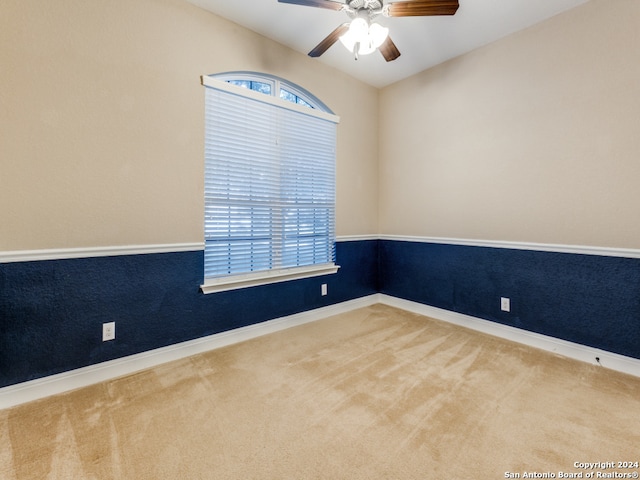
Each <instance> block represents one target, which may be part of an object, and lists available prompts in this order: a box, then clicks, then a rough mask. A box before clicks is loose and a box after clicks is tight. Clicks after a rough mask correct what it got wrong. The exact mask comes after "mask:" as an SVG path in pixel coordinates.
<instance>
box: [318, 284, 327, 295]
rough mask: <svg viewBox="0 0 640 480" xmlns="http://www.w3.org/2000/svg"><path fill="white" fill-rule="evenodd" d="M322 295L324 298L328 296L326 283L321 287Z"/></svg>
mask: <svg viewBox="0 0 640 480" xmlns="http://www.w3.org/2000/svg"><path fill="white" fill-rule="evenodd" d="M320 293H321V294H322V296H323V297H324V296H325V295H326V294H327V284H326V283H323V284H322V286H321V287H320Z"/></svg>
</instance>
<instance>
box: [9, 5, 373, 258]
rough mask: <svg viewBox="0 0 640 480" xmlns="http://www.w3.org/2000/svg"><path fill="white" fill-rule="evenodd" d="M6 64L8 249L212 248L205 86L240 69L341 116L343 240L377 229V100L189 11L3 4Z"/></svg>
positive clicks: (313, 65) (331, 73)
mask: <svg viewBox="0 0 640 480" xmlns="http://www.w3.org/2000/svg"><path fill="white" fill-rule="evenodd" d="M0 66H1V67H0V136H1V141H0V205H1V208H0V251H12V250H31V249H49V248H73V247H94V246H119V245H147V244H171V243H191V242H202V240H203V238H202V235H203V234H202V223H203V221H202V213H203V199H202V196H203V141H202V137H203V115H204V113H203V99H204V93H203V87H202V86H201V85H200V80H199V77H200V75H202V74H209V73H216V72H223V71H230V70H254V71H260V72H265V73H269V74H273V75H278V76H280V77H284V78H286V79H287V80H290V81H292V82H294V83H297V84H299V85H300V86H302V87H304V88H306V89H307V90H309V91H311V92H313V93H314V94H315V95H316V96H318V98H320V99H321V100H322V101H324V102H325V103H326V104H327V105H328V106H329V107H330V108H332V109H333V110H334V111H335V113H336V114H338V115H339V116H340V117H341V119H342V121H341V124H340V125H339V127H338V152H337V174H338V185H337V200H338V206H337V233H338V235H362V234H372V233H375V232H376V230H377V167H376V162H377V146H376V145H375V143H374V142H362V141H360V139H361V138H362V137H365V136H366V135H368V133H369V132H372V131H375V129H376V128H377V112H378V105H377V99H378V92H377V90H376V89H374V88H373V87H368V86H366V85H364V84H362V83H361V82H358V81H356V80H354V79H352V78H350V77H348V76H346V75H343V74H341V73H339V72H337V71H335V70H332V69H329V68H327V67H325V66H323V65H322V64H320V63H318V62H317V61H314V60H312V59H309V58H307V57H306V56H304V55H302V54H299V53H296V52H294V51H292V50H290V49H287V48H285V47H283V46H281V45H278V44H276V43H274V42H271V41H269V40H266V39H265V38H263V37H260V36H258V35H256V34H254V33H252V32H250V31H248V30H246V29H244V28H242V27H239V26H238V25H236V24H233V23H231V22H228V21H226V20H223V19H221V18H219V17H216V16H214V15H212V14H210V13H208V12H205V11H204V10H201V9H199V8H197V7H195V6H193V5H191V4H189V3H186V2H183V1H180V0H136V1H130V0H109V1H102V0H56V1H55V2H49V1H40V0H2V2H0ZM362 106H365V108H364V109H362V108H361V107H362Z"/></svg>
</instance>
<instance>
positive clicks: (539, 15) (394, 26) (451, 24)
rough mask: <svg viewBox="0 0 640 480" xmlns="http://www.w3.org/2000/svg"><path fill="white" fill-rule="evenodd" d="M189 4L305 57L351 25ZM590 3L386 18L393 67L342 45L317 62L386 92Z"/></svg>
mask: <svg viewBox="0 0 640 480" xmlns="http://www.w3.org/2000/svg"><path fill="white" fill-rule="evenodd" d="M188 1H189V2H190V3H193V4H195V5H198V6H200V7H202V8H204V9H206V10H209V11H211V12H213V13H215V14H216V15H219V16H221V17H224V18H227V19H229V20H231V21H233V22H235V23H238V24H240V25H242V26H244V27H247V28H249V29H250V30H253V31H255V32H257V33H259V34H261V35H264V36H265V37H268V38H271V39H273V40H275V41H277V42H279V43H281V44H284V45H287V46H289V47H291V48H293V49H294V50H297V51H299V52H302V53H305V54H306V53H308V52H309V51H310V50H311V49H312V48H313V47H315V46H316V45H317V44H318V43H319V42H320V41H321V40H322V39H324V38H325V37H326V36H327V35H328V34H329V33H330V32H332V31H333V30H334V29H335V28H336V27H337V26H338V25H340V24H341V23H344V22H345V21H349V18H348V17H347V15H346V14H345V13H344V12H337V11H333V10H327V9H324V8H314V7H305V6H299V5H291V4H286V3H279V2H278V1H277V0H188ZM587 1H589V0H460V8H459V9H458V12H457V13H456V14H455V16H452V17H443V16H438V17H402V18H386V17H382V16H380V17H378V19H377V21H378V23H381V24H383V25H385V26H388V27H389V31H390V32H389V35H390V36H391V38H392V39H393V42H394V43H395V44H396V46H397V47H398V49H399V50H400V52H401V54H402V55H401V56H400V58H398V59H397V60H394V61H392V62H388V63H387V62H386V61H385V60H384V58H383V57H382V55H380V53H379V52H374V53H373V54H371V55H367V56H361V57H360V59H359V60H357V61H356V60H354V58H353V56H352V54H351V53H350V52H348V51H347V50H346V49H345V48H344V47H343V46H342V44H341V43H340V42H337V43H336V44H334V45H333V46H332V47H331V48H330V49H329V50H328V51H327V52H325V53H324V55H322V56H321V57H320V58H318V59H316V60H315V61H319V62H323V63H325V64H327V65H330V66H332V67H335V68H337V69H339V70H341V71H343V72H345V73H347V74H349V75H351V76H353V77H355V78H357V79H359V80H361V81H363V82H366V83H368V84H370V85H373V86H375V87H384V86H386V85H389V84H391V83H393V82H396V81H398V80H401V79H403V78H406V77H409V76H411V75H413V74H415V73H418V72H421V71H423V70H426V69H427V68H429V67H432V66H434V65H437V64H439V63H442V62H444V61H446V60H448V59H450V58H453V57H456V56H458V55H461V54H463V53H466V52H469V51H471V50H474V49H476V48H478V47H481V46H483V45H486V44H488V43H491V42H494V41H496V40H498V39H500V38H502V37H505V36H507V35H509V34H511V33H514V32H517V31H519V30H522V29H524V28H527V27H529V26H531V25H534V24H536V23H539V22H541V21H543V20H545V19H547V18H549V17H552V16H554V15H557V14H558V13H561V12H563V11H566V10H568V9H571V8H574V7H576V6H578V5H581V4H583V3H586V2H587ZM385 3H386V2H385Z"/></svg>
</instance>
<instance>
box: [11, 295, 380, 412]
mask: <svg viewBox="0 0 640 480" xmlns="http://www.w3.org/2000/svg"><path fill="white" fill-rule="evenodd" d="M376 303H378V296H377V294H375V295H371V296H368V297H362V298H357V299H355V300H349V301H346V302H342V303H338V304H335V305H329V306H327V307H321V308H317V309H315V310H310V311H307V312H302V313H297V314H294V315H290V316H287V317H281V318H276V319H274V320H268V321H266V322H262V323H257V324H254V325H249V326H246V327H241V328H236V329H234V330H229V331H227V332H221V333H216V334H214V335H210V336H208V337H203V338H198V339H195V340H190V341H187V342H182V343H178V344H176V345H170V346H167V347H163V348H158V349H155V350H151V351H148V352H143V353H138V354H135V355H130V356H128V357H124V358H119V359H116V360H110V361H108V362H103V363H98V364H96V365H90V366H88V367H83V368H78V369H76V370H72V371H69V372H64V373H59V374H56V375H51V376H49V377H45V378H39V379H36V380H31V381H29V382H24V383H19V384H17V385H11V386H8V387H4V388H0V409H4V408H9V407H13V406H16V405H20V404H23V403H27V402H30V401H33V400H38V399H40V398H44V397H48V396H51V395H56V394H59V393H63V392H68V391H70V390H75V389H78V388H82V387H86V386H89V385H93V384H95V383H99V382H103V381H106V380H111V379H113V378H117V377H121V376H123V375H129V374H132V373H135V372H138V371H140V370H145V369H147V368H152V367H155V366H157V365H161V364H163V363H167V362H171V361H174V360H180V359H182V358H186V357H189V356H191V355H196V354H198V353H204V352H208V351H210V350H214V349H216V348H221V347H225V346H227V345H232V344H234V343H239V342H244V341H246V340H250V339H252V338H256V337H260V336H262V335H267V334H269V333H274V332H277V331H279V330H284V329H286V328H291V327H295V326H298V325H302V324H305V323H309V322H314V321H316V320H321V319H323V318H326V317H329V316H331V315H338V314H340V313H344V312H349V311H351V310H355V309H357V308H362V307H366V306H369V305H374V304H376Z"/></svg>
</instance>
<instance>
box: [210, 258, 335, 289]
mask: <svg viewBox="0 0 640 480" xmlns="http://www.w3.org/2000/svg"><path fill="white" fill-rule="evenodd" d="M339 268H340V266H339V265H336V264H334V263H325V264H322V265H312V266H307V267H298V268H286V269H282V270H270V271H268V272H257V273H249V274H246V275H233V276H229V277H219V278H212V279H209V280H206V281H205V283H204V284H203V285H200V290H201V291H202V293H205V294H207V293H218V292H226V291H229V290H237V289H240V288H248V287H256V286H258V285H268V284H270V283H277V282H287V281H289V280H298V279H301V278H309V277H317V276H320V275H330V274H333V273H336V272H337V271H338V269H339Z"/></svg>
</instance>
